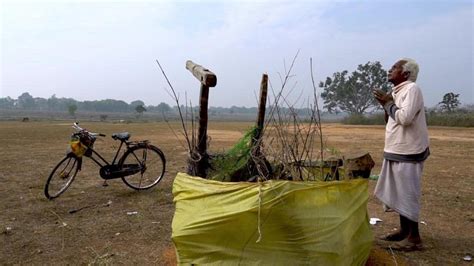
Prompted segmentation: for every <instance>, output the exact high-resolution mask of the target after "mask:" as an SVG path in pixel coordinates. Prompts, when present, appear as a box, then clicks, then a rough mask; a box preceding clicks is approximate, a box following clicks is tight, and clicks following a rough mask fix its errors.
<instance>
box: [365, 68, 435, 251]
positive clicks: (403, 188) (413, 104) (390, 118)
mask: <svg viewBox="0 0 474 266" xmlns="http://www.w3.org/2000/svg"><path fill="white" fill-rule="evenodd" d="M418 69H419V68H418V64H417V63H416V62H415V61H414V60H412V59H402V60H399V61H398V62H397V63H395V65H393V66H392V68H391V69H390V70H389V71H388V80H389V82H391V83H392V84H393V85H394V88H393V90H392V91H391V92H390V93H387V94H386V93H384V92H383V91H381V90H374V92H373V94H374V96H375V98H376V99H377V100H378V102H379V103H380V104H381V105H382V106H383V108H384V110H385V122H386V123H387V124H386V127H385V147H384V160H383V163H382V170H381V173H380V178H379V180H378V182H377V186H376V187H375V192H374V194H375V196H377V198H379V199H380V201H382V203H383V204H384V209H385V210H386V211H389V210H393V211H395V212H397V213H398V214H400V230H398V231H397V232H395V233H392V234H389V235H386V236H384V237H383V238H382V239H383V240H386V241H393V242H394V243H393V244H391V245H390V247H391V248H392V249H397V250H404V251H412V250H417V249H420V248H421V247H422V242H421V238H420V234H419V231H418V221H419V213H420V197H421V175H422V172H423V162H424V161H425V160H426V158H427V157H428V156H429V154H430V151H429V147H428V146H429V139H428V128H427V126H426V118H425V112H424V104H423V96H422V94H421V90H420V87H418V85H417V84H416V83H415V81H416V78H417V76H418Z"/></svg>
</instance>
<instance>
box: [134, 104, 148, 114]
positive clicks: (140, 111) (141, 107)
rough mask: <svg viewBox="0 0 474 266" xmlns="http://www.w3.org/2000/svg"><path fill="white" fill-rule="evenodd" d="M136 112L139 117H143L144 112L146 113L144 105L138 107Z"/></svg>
mask: <svg viewBox="0 0 474 266" xmlns="http://www.w3.org/2000/svg"><path fill="white" fill-rule="evenodd" d="M135 111H136V112H137V113H138V116H141V115H143V112H146V108H145V107H143V105H137V106H136V107H135Z"/></svg>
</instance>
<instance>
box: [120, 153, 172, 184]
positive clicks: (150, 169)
mask: <svg viewBox="0 0 474 266" xmlns="http://www.w3.org/2000/svg"><path fill="white" fill-rule="evenodd" d="M119 166H120V168H121V169H122V170H123V171H127V172H129V175H128V176H125V177H122V180H123V182H124V183H125V184H126V185H127V186H129V187H131V188H133V189H136V190H143V189H148V188H151V187H153V186H154V185H156V184H158V183H159V182H160V181H161V179H162V178H163V175H164V174H165V167H166V159H165V155H164V154H163V152H162V151H161V150H160V149H158V147H155V146H153V145H149V144H143V145H138V146H135V147H132V148H130V149H129V150H127V151H126V152H125V153H124V155H123V156H122V158H121V159H120V162H119Z"/></svg>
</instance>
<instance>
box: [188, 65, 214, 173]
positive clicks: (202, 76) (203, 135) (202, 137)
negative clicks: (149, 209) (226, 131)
mask: <svg viewBox="0 0 474 266" xmlns="http://www.w3.org/2000/svg"><path fill="white" fill-rule="evenodd" d="M186 69H188V70H189V71H190V72H191V73H192V74H193V76H194V77H196V79H197V80H199V82H201V93H200V94H201V95H200V99H199V129H198V139H197V141H198V142H197V147H194V148H197V153H198V154H199V157H200V160H199V161H198V162H197V163H196V165H195V168H196V169H193V168H194V166H190V165H188V169H191V170H190V172H192V174H195V175H197V176H200V177H203V178H206V175H207V168H208V166H209V158H208V154H207V121H208V116H207V109H208V99H209V88H210V87H215V86H216V84H217V77H216V75H215V74H214V73H212V72H211V71H210V70H209V69H207V68H204V67H202V66H201V65H198V64H195V63H194V62H192V61H190V60H188V61H186Z"/></svg>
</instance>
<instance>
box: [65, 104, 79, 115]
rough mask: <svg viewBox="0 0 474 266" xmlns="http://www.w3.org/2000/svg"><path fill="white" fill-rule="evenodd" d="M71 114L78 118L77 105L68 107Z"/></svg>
mask: <svg viewBox="0 0 474 266" xmlns="http://www.w3.org/2000/svg"><path fill="white" fill-rule="evenodd" d="M67 110H68V112H69V114H70V115H71V116H73V117H76V111H77V105H75V104H71V105H69V106H68V107H67Z"/></svg>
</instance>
